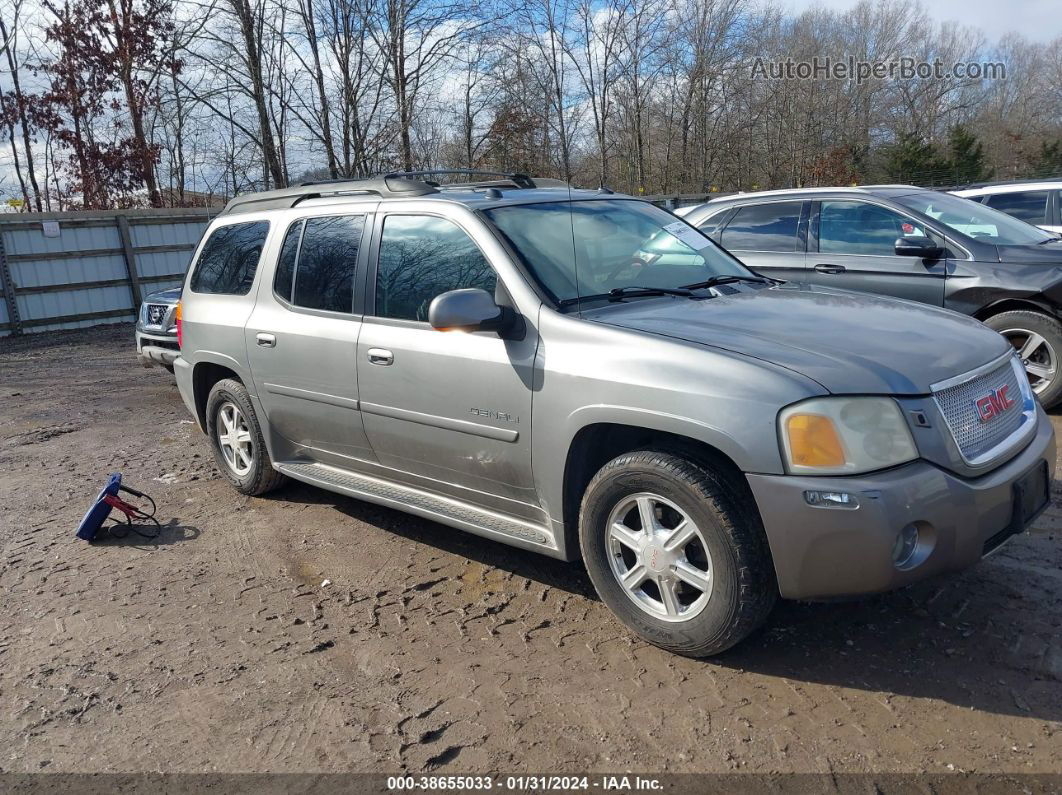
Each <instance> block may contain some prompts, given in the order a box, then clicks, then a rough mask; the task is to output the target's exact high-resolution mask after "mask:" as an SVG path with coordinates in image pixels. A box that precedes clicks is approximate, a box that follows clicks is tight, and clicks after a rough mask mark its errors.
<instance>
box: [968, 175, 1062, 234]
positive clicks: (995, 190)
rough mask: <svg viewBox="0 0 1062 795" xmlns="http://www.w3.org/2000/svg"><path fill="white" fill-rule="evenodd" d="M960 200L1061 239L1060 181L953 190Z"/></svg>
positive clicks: (1010, 183)
mask: <svg viewBox="0 0 1062 795" xmlns="http://www.w3.org/2000/svg"><path fill="white" fill-rule="evenodd" d="M952 193H954V194H955V195H956V196H962V197H964V198H967V199H971V200H973V201H975V202H980V203H981V204H987V205H988V206H989V207H991V208H992V209H994V210H1000V211H1001V212H1005V213H1006V214H1007V215H1012V216H1014V217H1015V218H1017V219H1019V220H1022V221H1025V222H1026V223H1029V224H1033V225H1034V226H1038V227H1040V228H1041V229H1046V230H1047V231H1048V232H1054V233H1055V234H1059V235H1062V218H1060V217H1059V216H1060V214H1062V180H1033V181H1031V182H997V183H995V184H984V185H975V186H972V187H969V188H964V189H962V190H953V191H952Z"/></svg>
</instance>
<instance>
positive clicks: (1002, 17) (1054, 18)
mask: <svg viewBox="0 0 1062 795" xmlns="http://www.w3.org/2000/svg"><path fill="white" fill-rule="evenodd" d="M855 4H856V0H789V4H788V5H789V8H790V9H792V10H793V11H795V12H796V13H800V12H801V11H804V10H805V9H807V8H812V7H814V6H822V7H824V8H832V9H836V10H838V11H847V10H848V9H850V8H851V7H852V6H854V5H855ZM925 9H926V11H927V13H928V14H929V15H930V16H931V17H932V18H933V19H936V20H937V21H939V22H955V23H958V24H961V25H969V26H972V27H976V28H980V29H981V30H982V31H984V33H985V36H986V38H987V39H988V41H997V40H998V39H999V38H1000V37H1001V36H1003V35H1004V34H1005V33H1009V32H1015V33H1020V34H1022V35H1023V36H1025V37H1027V38H1029V39H1030V40H1032V41H1037V42H1048V41H1051V40H1052V39H1054V38H1056V37H1058V36H1059V35H1062V7H1060V5H1059V2H1058V0H1010V2H1008V3H1006V4H1003V3H1001V2H1000V0H932V2H927V3H925Z"/></svg>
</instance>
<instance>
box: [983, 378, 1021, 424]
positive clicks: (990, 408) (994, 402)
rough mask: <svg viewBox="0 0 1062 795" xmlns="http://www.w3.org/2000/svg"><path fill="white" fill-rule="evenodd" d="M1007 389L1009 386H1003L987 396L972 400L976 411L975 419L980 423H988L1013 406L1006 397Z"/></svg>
mask: <svg viewBox="0 0 1062 795" xmlns="http://www.w3.org/2000/svg"><path fill="white" fill-rule="evenodd" d="M1008 389H1010V386H1009V385H1007V384H1004V385H1003V386H1001V387H999V388H998V389H993V390H992V391H991V392H989V393H988V394H987V395H983V396H981V397H979V398H977V399H975V400H974V408H975V409H977V418H978V419H979V420H981V422H988V421H989V420H991V419H995V418H996V417H998V416H999V415H1000V414H1002V413H1003V412H1004V411H1006V410H1007V409H1009V408H1010V407H1011V406H1013V405H1014V401H1013V400H1012V399H1011V398H1009V397H1007V390H1008Z"/></svg>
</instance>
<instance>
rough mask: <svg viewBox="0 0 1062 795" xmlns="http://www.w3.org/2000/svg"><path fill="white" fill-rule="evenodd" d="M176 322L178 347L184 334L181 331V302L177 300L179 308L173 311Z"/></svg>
mask: <svg viewBox="0 0 1062 795" xmlns="http://www.w3.org/2000/svg"><path fill="white" fill-rule="evenodd" d="M173 319H174V322H175V323H176V324H177V347H178V348H180V347H181V342H182V338H183V336H184V335H183V334H182V333H181V302H180V301H178V302H177V309H175V310H174V312H173Z"/></svg>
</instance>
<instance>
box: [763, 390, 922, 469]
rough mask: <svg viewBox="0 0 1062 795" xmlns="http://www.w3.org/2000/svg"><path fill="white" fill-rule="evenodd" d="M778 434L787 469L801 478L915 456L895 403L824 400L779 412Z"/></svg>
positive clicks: (879, 465) (876, 399)
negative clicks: (802, 476) (801, 476)
mask: <svg viewBox="0 0 1062 795" xmlns="http://www.w3.org/2000/svg"><path fill="white" fill-rule="evenodd" d="M778 432H779V435H780V436H781V437H782V449H783V450H785V458H786V468H787V470H788V471H789V472H791V473H793V474H801V475H854V474H857V473H860V472H870V471H872V470H875V469H884V468H886V467H891V466H896V465H897V464H903V463H906V462H907V461H912V460H914V459H915V458H917V457H918V451H917V450H916V448H915V444H914V439H912V438H911V431H910V429H909V428H908V427H907V423H905V422H904V419H903V414H902V413H901V412H900V407H899V406H897V405H896V401H894V400H892V399H891V398H883V397H852V398H846V397H825V398H814V399H812V400H805V401H804V402H803V403H797V404H795V405H793V406H789V407H788V408H785V409H782V411H781V413H780V414H779V415H778Z"/></svg>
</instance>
